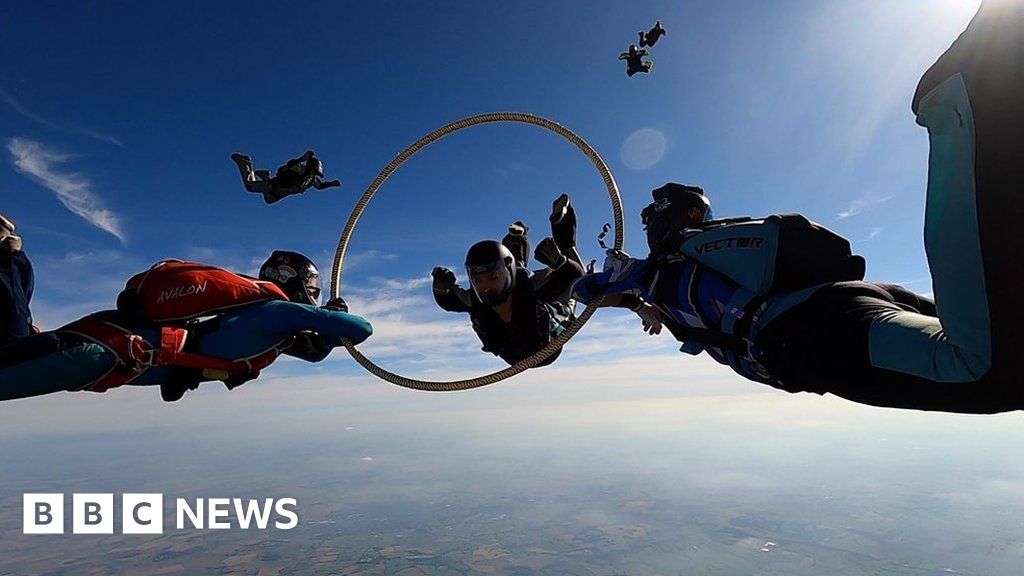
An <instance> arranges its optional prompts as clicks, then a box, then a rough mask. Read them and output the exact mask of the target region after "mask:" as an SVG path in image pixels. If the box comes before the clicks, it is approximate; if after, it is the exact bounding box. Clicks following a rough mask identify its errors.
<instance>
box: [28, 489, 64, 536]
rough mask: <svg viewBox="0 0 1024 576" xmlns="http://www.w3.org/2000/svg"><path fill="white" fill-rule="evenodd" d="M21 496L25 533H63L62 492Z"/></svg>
mask: <svg viewBox="0 0 1024 576" xmlns="http://www.w3.org/2000/svg"><path fill="white" fill-rule="evenodd" d="M22 498H23V509H24V512H23V518H24V521H23V522H24V530H23V532H24V533H25V534H63V533H64V495H63V494H25V495H24V496H23V497H22Z"/></svg>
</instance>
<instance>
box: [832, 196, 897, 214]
mask: <svg viewBox="0 0 1024 576" xmlns="http://www.w3.org/2000/svg"><path fill="white" fill-rule="evenodd" d="M892 198H893V196H892V194H890V195H888V196H879V195H878V194H875V193H872V192H868V193H866V194H864V195H863V196H861V197H860V198H857V199H856V200H854V201H852V202H850V205H849V207H848V208H847V209H846V210H844V211H842V212H840V213H839V214H836V218H839V219H840V220H843V219H845V218H850V217H851V216H856V215H858V214H860V213H861V212H863V211H865V210H867V209H868V208H871V207H873V206H877V205H879V204H884V203H886V202H888V201H889V200H892Z"/></svg>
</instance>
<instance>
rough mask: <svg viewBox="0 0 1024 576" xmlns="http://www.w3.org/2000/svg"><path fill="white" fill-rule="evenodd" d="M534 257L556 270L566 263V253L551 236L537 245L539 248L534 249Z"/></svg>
mask: <svg viewBox="0 0 1024 576" xmlns="http://www.w3.org/2000/svg"><path fill="white" fill-rule="evenodd" d="M533 257H534V258H536V259H537V262H540V263H541V264H543V265H545V266H547V267H548V268H551V269H552V270H554V269H555V268H558V267H559V266H561V265H562V264H565V260H566V258H565V255H564V254H562V251H561V250H559V248H558V244H555V241H554V240H552V239H551V238H545V239H543V240H541V241H540V244H538V245H537V249H536V250H534V251H533Z"/></svg>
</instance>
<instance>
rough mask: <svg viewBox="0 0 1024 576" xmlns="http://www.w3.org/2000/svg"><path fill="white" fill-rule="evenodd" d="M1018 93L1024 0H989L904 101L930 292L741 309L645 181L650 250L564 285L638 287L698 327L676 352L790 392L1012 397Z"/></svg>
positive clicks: (1004, 400)
mask: <svg viewBox="0 0 1024 576" xmlns="http://www.w3.org/2000/svg"><path fill="white" fill-rule="evenodd" d="M1022 101H1024V2H1022V1H1021V0H995V1H993V0H985V2H983V3H982V5H981V7H980V8H979V11H978V13H977V15H976V16H975V17H974V19H973V20H972V21H971V23H970V25H969V26H968V27H967V30H966V31H965V32H964V33H963V34H961V35H960V37H959V38H958V39H957V40H956V42H954V43H953V45H952V46H951V47H950V48H949V49H948V50H947V51H946V52H945V53H944V54H943V55H942V56H941V57H940V58H939V60H938V61H937V62H936V63H935V65H933V66H932V67H931V68H930V69H929V70H928V72H927V73H925V75H924V77H923V78H922V79H921V82H920V84H919V85H918V89H917V92H916V94H915V95H914V100H913V110H914V112H915V114H916V116H917V122H918V123H919V124H920V125H922V126H924V127H926V128H927V129H928V132H929V137H930V147H931V152H930V156H929V174H928V191H927V200H926V205H925V248H926V251H927V255H928V262H929V265H930V268H931V272H932V279H933V288H934V293H935V302H932V301H931V300H930V299H927V298H924V297H921V296H917V295H915V294H913V293H910V292H908V291H906V290H902V289H900V288H898V287H893V286H891V285H878V284H873V283H869V282H856V281H854V282H832V283H825V284H821V285H817V286H811V287H809V288H807V289H804V290H801V291H798V292H795V293H788V294H778V295H773V296H772V297H770V298H767V299H765V300H764V301H763V302H762V303H761V304H760V305H759V306H758V307H757V308H756V309H753V310H750V309H746V310H745V309H743V308H742V307H741V306H730V300H732V299H733V298H735V297H736V295H737V294H738V293H739V289H738V287H737V284H736V283H735V282H733V281H731V280H730V279H729V278H726V277H725V276H724V275H723V274H720V273H718V272H717V271H716V270H714V269H711V268H709V267H707V266H704V265H700V264H697V263H696V262H695V261H694V260H693V258H692V257H690V258H688V257H686V256H685V255H681V254H678V253H674V251H675V250H678V249H679V247H680V245H681V242H682V239H683V238H685V235H686V233H685V232H681V230H680V227H681V226H683V224H682V223H681V222H680V221H679V220H678V219H677V217H678V214H679V211H678V210H677V209H676V208H677V207H680V206H679V205H680V204H681V203H679V202H677V201H676V199H675V198H672V197H669V198H668V199H667V200H665V199H659V198H658V194H657V192H656V194H655V200H656V202H655V203H654V204H652V205H651V206H649V207H648V208H647V209H646V210H645V225H646V229H647V237H648V244H649V247H650V249H651V255H650V256H649V257H648V258H647V259H645V260H635V259H630V258H628V257H624V256H622V255H616V254H611V255H610V257H609V261H608V262H607V263H606V267H605V270H604V271H603V272H601V273H598V274H593V275H589V276H586V277H584V278H582V279H581V280H580V281H579V282H577V284H576V286H575V289H574V294H575V295H576V296H577V297H579V298H580V299H584V300H585V299H588V298H593V297H596V296H598V295H609V297H607V298H606V299H605V302H604V304H605V305H622V302H623V300H627V299H628V298H630V297H639V298H642V299H644V300H646V301H647V302H649V303H650V304H652V305H654V306H656V307H657V308H658V309H659V310H660V312H661V314H662V317H663V318H664V319H665V320H666V323H672V324H676V325H677V327H679V329H678V332H679V333H680V334H682V335H683V338H681V339H683V340H686V335H687V334H689V335H691V336H692V335H696V337H695V338H694V339H695V340H703V341H704V343H703V344H702V343H701V342H687V343H684V346H683V348H682V350H683V351H686V352H690V353H699V352H700V351H701V350H702V349H706V350H707V351H708V352H709V353H711V354H712V355H713V356H714V357H715V358H716V359H718V360H719V361H721V362H723V363H728V364H729V365H730V366H731V367H732V368H733V369H734V370H736V371H737V372H738V373H740V374H741V375H743V376H745V377H747V378H749V379H751V380H755V381H758V382H763V383H766V384H770V385H772V386H775V387H777V388H781V389H783V390H786V391H789V392H799V391H809V392H815V393H818V394H824V393H832V394H836V395H838V396H841V397H843V398H846V399H849V400H853V401H856V402H861V403H864V404H870V405H875V406H884V407H895V408H910V409H919V410H940V411H947V412H962V413H993V412H1003V411H1009V410H1019V409H1022V408H1024V384H1022V381H1021V377H1020V369H1019V362H1018V359H1017V357H1016V356H1018V355H1019V350H1020V349H1022V347H1024V336H1022V326H1024V307H1022V306H1021V305H1020V302H1019V299H1020V296H1019V293H1020V292H1019V291H1020V287H1021V283H1022V281H1021V278H1022V277H1021V274H1020V264H1019V258H1020V254H1021V253H1024V235H1022V234H1021V233H1020V226H1021V222H1024V201H1022V200H1024V198H1022V188H1021V187H1022V184H1021V183H1022V182H1024V163H1022V162H1021V161H1020V160H1021V158H1024V107H1021V105H1020V102H1022ZM659 204H660V210H658V209H657V208H658V207H659ZM681 234H682V235H681ZM654 278H657V280H656V281H655V280H654ZM687 286H689V287H690V288H688V289H684V287H687ZM670 327H671V326H670ZM730 327H731V328H730ZM716 344H717V345H716Z"/></svg>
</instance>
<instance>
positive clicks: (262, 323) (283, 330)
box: [198, 301, 373, 360]
mask: <svg viewBox="0 0 1024 576" xmlns="http://www.w3.org/2000/svg"><path fill="white" fill-rule="evenodd" d="M218 322H219V324H218V326H217V328H216V330H212V331H210V332H209V333H207V334H204V335H203V336H202V337H201V338H200V339H199V343H198V346H199V350H198V352H199V353H200V354H205V355H208V356H214V357H216V358H225V359H229V360H234V359H238V358H249V357H251V356H253V355H255V354H259V353H261V352H264V351H266V350H268V349H270V348H271V347H273V346H276V345H278V344H280V343H281V342H282V341H284V340H285V339H286V338H289V337H291V336H294V335H296V334H298V333H300V332H303V331H309V332H315V333H316V334H317V335H318V336H319V338H320V340H321V342H323V343H324V344H325V345H326V346H328V347H335V346H338V345H339V344H340V340H341V339H342V338H347V339H348V340H351V341H352V342H355V343H356V344H358V343H360V342H362V341H364V340H366V339H367V338H369V337H370V335H371V334H372V333H373V328H372V327H371V326H370V323H369V322H367V321H366V320H365V319H364V318H362V317H360V316H356V315H354V314H349V313H347V312H339V311H335V310H327V309H326V308H320V307H317V306H310V305H308V304H298V303H295V302H284V301H272V302H261V303H258V304H251V305H248V306H245V307H243V308H240V309H239V310H237V311H233V312H228V313H225V314H222V315H221V316H220V317H219V320H218Z"/></svg>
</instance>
